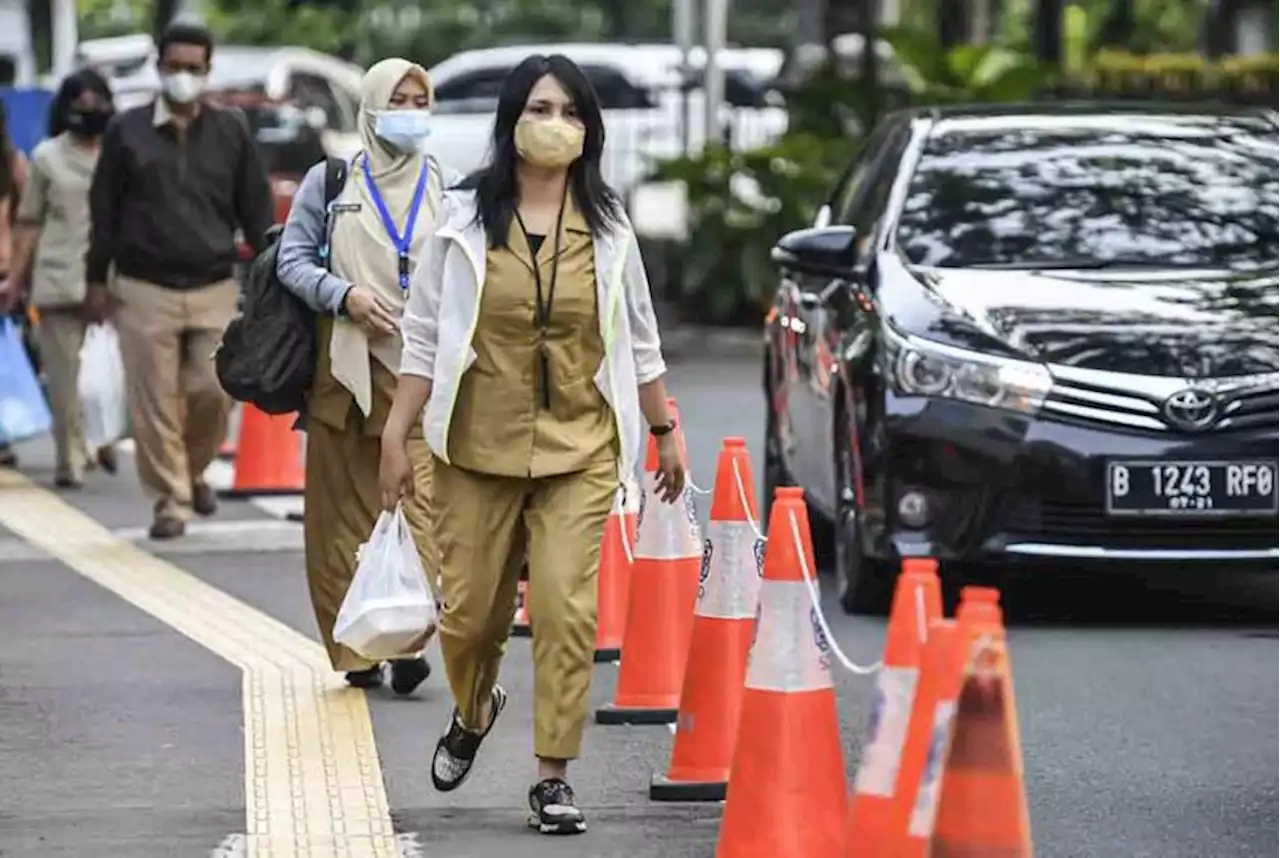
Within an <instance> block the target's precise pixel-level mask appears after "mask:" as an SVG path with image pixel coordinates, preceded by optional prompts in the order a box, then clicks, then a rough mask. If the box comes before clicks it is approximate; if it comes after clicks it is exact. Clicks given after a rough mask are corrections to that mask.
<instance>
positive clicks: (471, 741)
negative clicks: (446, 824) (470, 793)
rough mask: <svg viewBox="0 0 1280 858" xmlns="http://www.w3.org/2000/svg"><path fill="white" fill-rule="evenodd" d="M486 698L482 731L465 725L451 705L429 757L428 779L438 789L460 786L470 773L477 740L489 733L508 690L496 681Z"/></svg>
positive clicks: (449, 789) (476, 750) (477, 746)
mask: <svg viewBox="0 0 1280 858" xmlns="http://www.w3.org/2000/svg"><path fill="white" fill-rule="evenodd" d="M489 699H490V700H491V701H492V702H491V704H490V711H489V723H488V725H487V726H486V727H485V728H484V732H483V733H476V732H473V731H471V730H468V729H467V728H466V727H464V726H463V724H462V716H461V715H460V714H459V713H458V708H457V707H456V706H455V707H454V709H453V718H452V719H451V720H450V722H449V729H448V731H447V732H446V733H445V734H444V735H443V736H441V737H440V741H439V742H437V743H436V752H435V754H434V755H433V756H432V758H431V783H432V784H434V785H435V788H436V789H437V790H439V791H440V792H452V791H453V790H455V789H457V788H458V787H460V786H462V784H463V782H464V781H466V779H467V777H468V776H469V775H470V774H471V769H472V766H473V765H474V764H475V761H476V753H477V752H478V751H479V750H480V743H481V742H483V741H484V739H485V737H486V736H488V735H489V731H490V730H492V729H493V725H494V724H495V723H497V721H498V716H499V715H501V714H502V710H503V708H504V707H506V705H507V692H505V691H503V690H502V686H501V685H495V686H493V692H492V693H491V694H490V696H489Z"/></svg>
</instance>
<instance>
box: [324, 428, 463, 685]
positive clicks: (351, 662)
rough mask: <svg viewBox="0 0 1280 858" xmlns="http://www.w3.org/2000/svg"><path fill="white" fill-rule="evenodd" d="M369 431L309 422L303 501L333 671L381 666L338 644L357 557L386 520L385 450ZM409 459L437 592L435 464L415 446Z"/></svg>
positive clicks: (420, 532) (415, 527)
mask: <svg viewBox="0 0 1280 858" xmlns="http://www.w3.org/2000/svg"><path fill="white" fill-rule="evenodd" d="M354 410H355V409H353V411H354ZM361 423H362V421H361V420H359V419H358V418H356V417H355V416H354V415H350V416H349V419H348V421H347V426H346V428H345V429H343V430H341V431H339V430H337V429H334V428H333V427H332V426H329V425H327V424H325V423H324V422H323V421H321V420H317V419H315V417H312V418H310V419H309V420H308V421H307V466H306V467H307V480H306V488H305V493H304V497H303V539H304V543H305V546H306V563H307V586H308V588H309V590H310V593H311V607H312V609H313V610H314V611H315V615H316V623H317V624H318V625H319V626H320V637H321V639H322V640H323V641H324V648H325V651H326V652H327V653H328V654H329V664H330V665H332V666H333V669H334V670H337V671H342V672H348V671H353V670H367V669H368V668H370V667H373V666H374V663H373V662H371V661H369V660H367V659H365V658H363V657H361V656H360V655H358V654H357V653H354V652H352V651H351V650H349V649H347V648H346V647H345V646H343V645H342V644H340V643H338V642H337V641H335V640H334V639H333V624H334V623H335V622H336V621H337V619H338V611H339V610H340V609H341V608H342V600H343V599H345V598H346V597H347V589H348V588H350V586H351V579H352V578H354V577H355V574H356V550H357V549H358V548H359V547H360V546H361V544H363V543H364V542H366V541H367V540H368V539H369V535H370V534H371V533H373V527H374V525H375V524H376V523H377V521H378V515H379V513H381V512H382V497H381V494H380V492H379V489H378V462H379V460H380V459H381V457H382V442H381V439H380V438H379V437H378V436H376V435H368V434H365V433H364V432H363V431H362V428H363V427H362V426H361ZM409 458H410V461H412V462H413V477H414V489H415V491H414V493H413V499H412V500H411V501H409V502H408V503H406V504H405V505H404V514H405V518H406V519H408V521H409V528H410V530H412V531H413V538H414V541H415V542H417V544H418V553H419V554H420V555H421V557H422V565H423V568H424V569H425V570H426V572H427V583H428V585H429V586H430V587H431V589H432V592H434V591H435V580H434V579H435V574H436V570H437V569H439V561H438V559H437V557H436V550H435V542H434V540H433V539H432V535H431V534H432V527H431V499H432V492H431V470H432V459H431V454H430V452H428V450H427V445H426V442H425V441H423V440H422V439H421V438H410V439H409ZM433 631H434V630H433ZM430 638H431V633H430V632H429V633H428V634H427V636H426V637H425V638H424V639H423V640H422V642H421V644H420V645H418V646H416V647H414V648H413V650H411V651H410V652H406V653H405V654H404V656H405V657H406V658H408V657H412V656H414V655H416V654H418V652H420V651H421V650H422V649H423V648H425V647H426V644H427V641H429V640H430Z"/></svg>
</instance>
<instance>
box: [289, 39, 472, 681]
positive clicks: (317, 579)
mask: <svg viewBox="0 0 1280 858" xmlns="http://www.w3.org/2000/svg"><path fill="white" fill-rule="evenodd" d="M432 102H433V94H432V89H431V81H430V79H429V78H428V77H427V73H426V71H425V70H424V69H423V68H422V67H420V66H418V65H415V64H414V63H410V62H408V61H406V60H402V59H388V60H383V61H382V62H380V63H378V64H377V65H375V66H373V68H371V69H369V71H368V73H367V74H366V75H365V77H364V81H363V84H362V86H361V104H360V136H361V139H362V142H363V150H362V151H361V152H360V154H358V155H357V156H356V157H355V158H354V159H353V160H352V161H351V163H350V168H349V169H348V170H347V173H346V176H347V178H346V182H345V185H344V187H343V188H342V190H341V192H340V193H339V194H338V196H337V198H336V199H335V200H334V201H333V203H332V205H330V206H328V207H327V208H328V212H329V215H328V217H326V206H325V198H324V185H325V178H326V165H325V164H324V163H321V164H317V165H316V166H315V167H313V168H312V169H311V170H310V172H308V173H307V175H306V177H305V178H304V179H303V180H302V183H301V185H300V186H299V187H298V190H297V193H296V195H295V196H294V200H293V209H292V211H290V213H289V219H288V222H287V223H286V225H285V230H284V235H283V236H282V238H281V242H280V250H279V262H278V266H277V273H278V275H279V277H280V281H281V282H282V283H283V284H284V285H285V287H286V288H288V289H289V290H290V291H291V292H293V293H294V294H295V295H297V296H298V297H299V298H301V299H302V300H303V301H305V302H306V303H307V304H308V305H309V306H310V307H311V308H312V309H313V310H315V311H316V313H317V323H316V324H317V333H318V346H319V347H318V349H317V352H318V356H317V366H316V374H315V381H314V383H313V384H312V388H311V393H310V397H309V400H308V407H307V413H306V415H305V418H306V429H307V457H306V497H305V514H304V516H305V518H304V531H305V546H306V564H307V582H308V585H309V587H310V590H311V602H312V606H313V607H314V609H315V613H316V620H317V622H318V623H319V625H320V633H321V635H322V636H323V637H324V642H325V647H326V649H327V650H328V653H329V660H330V662H331V664H332V665H333V668H334V669H335V670H338V671H343V672H345V673H346V675H347V681H348V682H349V683H350V684H351V685H354V686H356V687H359V688H374V687H377V686H380V685H381V684H382V682H383V665H381V664H376V663H371V662H369V661H368V660H366V659H364V658H361V657H360V656H359V655H357V654H356V653H354V652H352V651H351V650H349V649H347V648H346V647H343V646H341V645H340V644H337V643H336V642H335V641H334V640H333V624H334V620H335V619H336V618H337V614H338V608H339V606H341V604H342V600H343V598H344V597H345V596H346V592H347V588H348V586H349V585H350V584H351V578H352V576H353V575H354V573H355V566H356V559H355V557H356V549H357V548H358V547H359V546H360V544H361V543H363V542H365V541H366V540H367V539H368V538H369V535H370V534H371V533H372V532H373V528H374V523H375V522H376V521H377V518H378V515H379V513H380V512H381V511H382V510H381V504H380V501H379V490H378V461H379V457H380V454H381V444H380V436H381V434H382V429H383V424H384V423H385V422H386V417H387V412H388V411H389V409H390V407H391V401H392V399H393V397H394V396H395V389H396V378H397V373H398V371H399V367H400V349H401V342H400V333H399V331H398V324H399V318H400V315H401V313H402V311H403V308H404V305H405V299H406V297H407V294H408V285H409V276H408V275H409V272H410V271H411V270H412V268H413V266H414V265H415V264H416V263H417V260H418V255H419V253H420V252H421V249H422V248H423V246H424V245H425V244H426V242H427V239H428V237H429V236H430V235H431V234H432V233H433V232H434V231H435V219H436V210H437V208H438V207H439V201H440V198H441V194H442V192H443V189H444V188H445V187H448V186H449V185H452V184H453V183H454V182H455V181H456V180H457V178H459V177H458V176H457V174H454V173H452V172H451V171H450V172H449V173H448V174H444V173H442V170H441V167H440V165H439V164H437V163H436V161H435V160H434V159H433V158H430V157H428V156H426V155H425V154H424V152H423V144H424V141H425V139H426V137H427V134H428V132H429V130H430V121H431V115H430V109H431V105H432ZM410 454H411V456H412V458H413V471H414V479H415V482H416V484H417V487H418V489H419V491H417V492H416V493H415V495H414V498H413V499H412V501H410V502H406V504H405V515H406V517H407V518H408V520H409V524H410V527H411V528H412V530H413V534H414V538H415V540H416V541H417V543H418V550H419V552H420V553H421V555H422V559H423V566H424V567H425V568H426V569H427V570H428V577H429V578H434V576H435V571H436V569H437V568H438V561H437V552H436V549H435V546H434V544H433V541H432V537H431V529H430V527H429V518H430V509H429V507H428V502H429V500H430V495H431V493H430V490H429V484H430V476H431V472H430V463H431V457H430V454H429V453H428V451H427V447H426V444H425V442H424V441H423V439H422V435H421V430H419V433H418V435H417V437H416V438H414V439H412V440H411V442H410ZM433 632H434V629H432V630H431V631H430V632H428V635H427V638H428V639H429V638H430V635H431V633H433ZM422 646H423V647H425V646H426V640H424V641H423V644H422ZM429 673H430V668H429V666H428V664H427V662H426V660H425V659H424V658H423V657H422V655H421V653H420V652H418V653H405V655H404V657H402V658H398V659H393V660H392V661H391V685H392V688H393V689H394V690H395V691H396V692H397V693H398V694H409V693H411V692H412V691H413V690H414V689H415V688H417V686H418V685H419V684H420V683H421V682H422V681H423V680H424V679H426V677H427V675H428V674H429Z"/></svg>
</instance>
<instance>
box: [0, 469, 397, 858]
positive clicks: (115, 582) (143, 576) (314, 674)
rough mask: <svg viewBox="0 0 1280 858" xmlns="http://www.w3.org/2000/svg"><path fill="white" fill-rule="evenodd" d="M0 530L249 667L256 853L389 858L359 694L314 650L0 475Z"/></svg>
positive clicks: (249, 772) (387, 818)
mask: <svg viewBox="0 0 1280 858" xmlns="http://www.w3.org/2000/svg"><path fill="white" fill-rule="evenodd" d="M0 524H3V525H4V526H5V527H7V528H9V529H10V530H12V531H13V532H14V533H15V534H17V535H18V536H20V537H21V538H22V539H24V540H26V541H27V542H29V543H31V544H32V545H34V546H36V547H38V548H40V549H42V550H44V551H45V552H47V553H48V554H50V555H51V556H53V557H55V558H56V559H58V560H60V561H61V562H62V563H64V564H66V565H67V566H68V567H70V568H71V569H74V570H75V571H76V572H78V573H80V574H81V575H83V576H84V577H85V578H88V579H89V580H91V581H93V582H95V583H97V584H99V585H100V586H102V587H105V588H106V589H108V590H110V591H112V592H113V593H115V594H116V595H118V596H120V597H121V598H122V599H124V600H125V601H127V602H129V603H131V604H133V605H134V606H136V607H138V608H139V609H141V610H143V611H145V612H146V613H148V614H150V615H151V616H153V617H155V618H156V619H158V620H160V621H161V622H162V623H164V624H165V625H167V626H169V627H171V628H173V629H174V630H175V631H178V632H180V633H181V634H183V635H186V636H187V637H189V638H190V639H191V640H193V641H195V642H196V643H198V644H200V646H202V647H204V648H205V649H207V650H209V651H210V652H212V653H214V654H216V655H218V656H220V657H222V658H224V659H226V660H227V661H229V662H230V663H232V664H234V665H236V666H237V667H239V668H240V669H241V670H242V671H243V672H244V683H243V697H244V728H245V729H244V757H245V759H244V766H245V777H244V792H245V826H246V831H247V838H246V842H247V846H248V855H249V856H250V858H394V856H395V855H396V854H397V850H396V845H395V836H394V832H393V831H392V827H391V814H390V811H389V808H388V806H387V795H386V789H385V787H384V785H383V781H382V766H381V765H380V763H379V761H378V752H377V747H376V746H375V744H374V738H373V724H372V722H371V721H370V718H369V709H368V706H367V704H366V702H365V697H364V693H363V692H361V691H356V690H353V689H350V688H346V687H345V685H344V684H343V683H342V681H341V679H340V678H338V677H337V675H336V674H334V673H333V672H332V671H330V669H329V664H328V660H327V659H326V658H325V655H324V651H323V649H321V647H320V646H319V644H317V643H315V642H313V641H311V640H309V639H308V638H306V637H304V636H302V635H300V634H298V633H297V632H295V631H294V630H293V629H291V628H289V627H288V626H285V625H284V624H283V623H281V622H279V621H277V620H275V619H272V618H271V617H269V616H267V615H266V614H263V613H262V612H261V611H257V610H255V609H253V608H251V607H249V606H248V605H246V604H245V603H243V602H241V601H239V600H238V599H234V598H232V597H231V596H228V595H227V594H226V593H224V592H222V591H221V590H219V589H217V588H216V587H211V586H209V585H208V584H206V583H204V582H203V581H201V580H200V579H199V578H196V577H195V576H194V575H191V574H189V573H187V572H184V571H182V570H181V569H179V568H178V567H176V566H174V565H173V564H171V563H167V562H165V561H164V560H161V559H160V558H158V557H156V556H154V555H152V554H148V553H147V552H145V551H143V550H142V549H140V548H138V547H137V546H135V545H133V544H132V543H129V542H126V541H124V540H122V539H119V538H118V537H116V536H114V535H112V533H111V532H110V531H109V530H107V529H106V528H105V527H103V526H102V525H101V524H99V523H98V522H97V521H95V520H94V519H92V518H90V517H89V516H87V515H85V514H84V513H82V512H80V511H79V510H77V509H75V508H74V507H72V506H71V505H70V504H67V503H66V502H64V501H63V500H61V499H60V498H58V497H57V496H56V495H54V494H52V493H51V492H48V491H45V490H44V489H42V488H40V487H38V486H36V485H35V484H33V483H32V482H31V481H29V480H27V479H26V478H24V477H22V476H21V475H19V474H16V473H14V472H12V471H0Z"/></svg>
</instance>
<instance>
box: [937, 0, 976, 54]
mask: <svg viewBox="0 0 1280 858" xmlns="http://www.w3.org/2000/svg"><path fill="white" fill-rule="evenodd" d="M937 10H938V11H937V13H936V14H937V22H938V44H940V45H942V47H944V48H953V47H955V46H956V45H963V44H964V43H965V42H967V41H969V0H948V2H945V3H939V4H938V7H937Z"/></svg>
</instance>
